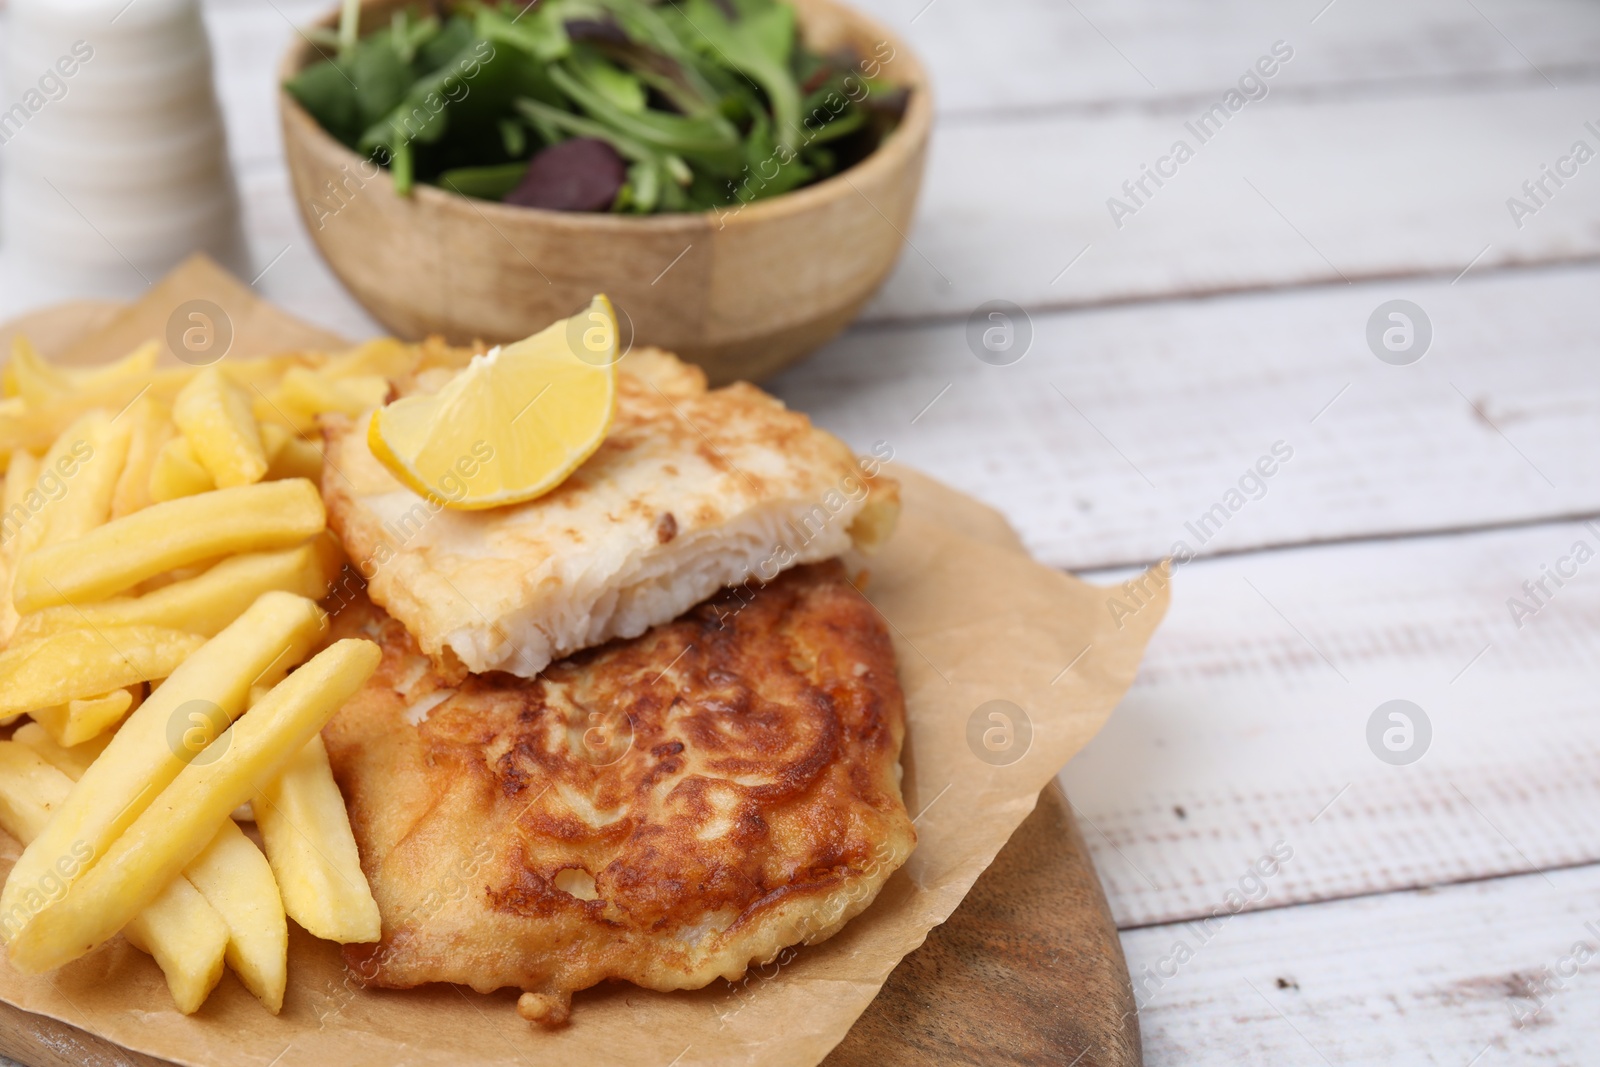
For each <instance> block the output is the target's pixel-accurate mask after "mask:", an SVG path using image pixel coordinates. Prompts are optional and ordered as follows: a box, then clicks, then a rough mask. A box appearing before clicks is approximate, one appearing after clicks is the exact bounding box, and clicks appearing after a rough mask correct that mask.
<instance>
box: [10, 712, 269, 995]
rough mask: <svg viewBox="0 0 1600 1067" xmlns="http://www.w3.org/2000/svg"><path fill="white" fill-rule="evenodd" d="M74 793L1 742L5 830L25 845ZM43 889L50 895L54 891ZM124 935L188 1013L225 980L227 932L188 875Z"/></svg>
mask: <svg viewBox="0 0 1600 1067" xmlns="http://www.w3.org/2000/svg"><path fill="white" fill-rule="evenodd" d="M71 790H72V778H71V777H70V776H69V775H68V774H66V773H64V772H62V771H61V770H60V769H59V768H56V767H53V766H51V765H50V764H49V763H47V762H46V761H45V760H43V759H42V758H40V757H39V756H38V755H37V754H36V753H34V752H32V751H30V750H29V749H28V748H26V747H24V746H22V745H20V744H16V743H15V742H10V741H0V828H3V829H4V830H5V831H6V833H8V834H10V835H11V836H12V837H14V838H16V839H17V840H18V841H19V842H21V843H22V844H23V845H27V844H28V843H29V842H30V841H32V840H33V839H34V838H36V837H37V836H38V835H39V834H41V833H42V832H44V828H45V826H46V825H48V824H49V822H50V819H51V817H52V816H53V814H54V812H55V810H56V809H57V808H59V807H60V806H61V803H62V802H63V801H64V800H65V799H66V797H67V794H68V793H69V792H71ZM247 843H248V842H247ZM252 847H253V846H252ZM52 884H54V883H52ZM43 888H44V890H45V893H44V896H48V895H49V893H50V887H49V886H44V887H43ZM123 932H124V933H125V934H126V935H127V937H128V940H129V941H131V942H133V944H134V945H135V946H136V947H138V948H139V949H140V950H142V951H144V952H147V953H149V954H150V955H152V956H154V957H155V959H156V963H157V964H159V965H160V967H161V970H162V973H163V974H165V975H166V978H167V988H168V989H169V990H170V991H171V993H172V999H173V1000H174V1001H176V1002H177V1006H178V1010H179V1011H181V1012H183V1013H184V1014H185V1015H189V1014H192V1013H193V1012H194V1011H195V1010H196V1009H198V1008H199V1007H200V1005H201V1004H203V1003H204V1002H205V999H206V997H207V996H208V995H209V994H210V992H211V990H212V988H213V987H214V986H215V985H216V984H217V980H218V979H220V978H221V977H222V963H223V959H224V956H225V953H226V947H227V944H228V928H227V927H226V926H225V925H224V924H223V922H222V918H221V917H220V916H219V915H218V914H217V912H216V910H215V909H214V908H212V907H211V905H210V904H208V903H207V902H206V900H205V898H204V897H202V896H201V895H200V894H199V893H198V892H197V891H196V890H195V888H194V886H193V885H192V884H190V883H189V882H188V881H187V880H186V879H184V878H183V877H178V878H174V879H173V880H172V881H171V882H169V883H168V884H167V885H166V886H165V887H164V888H163V889H161V890H160V891H159V892H158V893H157V894H156V896H155V897H154V898H153V899H152V900H151V901H150V903H149V904H148V905H146V906H145V908H144V910H143V911H141V912H139V913H138V914H137V915H135V916H134V917H133V918H132V919H131V920H130V921H129V922H128V925H127V927H125V928H124V931H123Z"/></svg>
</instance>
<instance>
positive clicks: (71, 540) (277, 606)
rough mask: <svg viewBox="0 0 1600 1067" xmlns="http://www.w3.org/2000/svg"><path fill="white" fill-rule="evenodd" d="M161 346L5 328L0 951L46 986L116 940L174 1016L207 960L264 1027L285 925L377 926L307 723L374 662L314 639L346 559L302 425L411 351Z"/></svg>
mask: <svg viewBox="0 0 1600 1067" xmlns="http://www.w3.org/2000/svg"><path fill="white" fill-rule="evenodd" d="M157 351H158V349H157V347H156V346H155V345H154V344H151V345H147V346H144V347H142V348H140V349H139V350H137V351H135V352H133V353H132V354H131V355H129V356H128V357H127V358H125V359H123V360H120V361H118V362H117V363H114V364H110V365H107V366H103V367H97V368H94V369H68V368H62V367H57V366H53V365H51V364H49V363H47V362H46V361H45V360H44V359H42V358H41V357H40V356H39V355H38V353H36V352H35V351H34V350H33V349H32V348H31V347H30V346H29V345H28V344H27V342H26V341H18V342H16V343H15V344H14V346H13V350H12V355H11V360H10V363H9V364H8V365H7V367H6V369H5V371H4V374H3V376H0V386H3V388H4V392H5V394H6V395H5V398H4V399H3V400H0V462H4V464H5V481H4V488H3V492H0V592H3V593H4V594H6V595H0V644H3V649H4V650H3V651H0V725H3V724H12V723H16V722H17V721H18V720H20V719H22V717H23V716H26V717H27V718H28V719H30V720H31V721H29V722H26V723H22V724H21V725H17V726H16V727H15V729H14V731H13V732H12V733H11V737H10V739H9V740H4V741H0V828H3V829H4V830H5V831H6V832H7V833H8V834H10V835H11V836H12V837H14V838H16V839H17V840H18V841H19V842H20V843H22V844H23V846H24V849H23V852H22V855H21V857H20V858H19V859H18V860H17V862H16V864H15V866H14V867H13V868H12V870H11V874H10V877H9V878H8V879H7V880H6V883H5V886H4V889H3V890H0V938H3V939H4V941H5V943H6V948H7V952H8V955H9V958H10V961H11V963H12V965H13V966H14V967H16V968H17V969H18V970H20V971H22V972H24V973H41V972H44V971H47V970H50V969H52V968H55V967H59V966H61V965H63V964H65V963H68V962H70V961H71V960H73V959H76V958H77V957H79V956H82V955H84V954H85V953H87V952H89V951H91V950H93V949H94V948H95V947H96V946H98V945H100V944H101V943H103V942H105V941H106V940H108V939H110V938H112V937H114V936H115V935H116V934H118V933H122V934H124V935H125V936H126V937H127V939H128V941H130V942H131V943H132V944H133V945H134V946H136V947H137V948H139V949H142V950H143V951H145V952H148V953H149V954H150V955H151V956H153V957H154V958H155V960H156V962H157V963H158V964H159V965H160V967H161V970H162V972H163V973H164V975H165V976H166V980H167V985H168V988H169V989H170V991H171V993H172V997H173V1000H174V1001H175V1002H176V1005H177V1007H178V1009H179V1010H180V1011H182V1012H184V1013H190V1012H193V1011H195V1010H197V1009H198V1008H199V1007H200V1005H201V1004H202V1003H204V1001H205V999H206V997H207V996H208V995H209V994H210V992H211V990H212V988H213V987H214V986H215V985H216V984H217V982H218V981H219V980H220V978H221V976H222V972H223V969H224V966H226V967H228V968H231V969H232V970H233V972H234V973H235V974H236V975H237V976H238V977H239V979H240V980H241V981H242V982H243V984H244V985H245V986H246V987H247V988H248V989H249V990H250V991H251V992H252V993H253V994H254V995H255V996H256V997H257V998H258V999H259V1000H260V1001H261V1003H262V1004H263V1005H265V1006H266V1008H267V1009H268V1010H269V1011H271V1012H273V1013H274V1014H276V1013H277V1012H278V1010H279V1009H280V1008H281V1006H282V1004H283V997H284V989H285V984H286V980H287V948H288V927H287V919H288V918H292V919H294V920H295V922H297V923H299V924H300V925H301V926H302V927H304V928H305V929H306V930H308V931H309V932H310V933H312V934H313V935H315V936H317V937H320V938H325V939H328V940H332V941H337V942H369V941H375V940H377V939H378V937H379V916H378V908H377V905H376V904H375V903H374V901H373V899H372V894H371V891H370V889H369V887H368V885H367V882H366V878H365V876H364V875H363V873H362V870H361V865H360V860H359V857H358V855H357V851H356V845H355V841H354V838H353V837H352V835H351V832H350V823H349V819H348V816H347V815H346V812H345V807H344V802H343V799H342V797H341V796H340V793H339V790H338V786H337V785H336V784H335V783H334V780H333V776H332V773H331V771H330V769H329V764H328V756H327V752H326V751H325V749H324V748H323V746H322V740H321V736H320V730H321V728H322V726H323V725H324V723H326V722H327V720H328V719H329V718H330V717H331V716H332V715H333V713H334V712H335V711H337V710H338V708H339V706H340V705H341V704H342V703H343V702H344V701H345V700H347V699H348V698H349V697H350V696H351V695H352V694H353V693H355V691H356V690H357V689H359V688H360V686H361V685H362V683H363V682H365V680H366V679H367V677H368V676H369V675H370V674H371V673H372V671H373V670H374V669H375V668H376V666H377V663H378V660H379V655H380V654H379V651H378V648H377V646H376V645H374V644H372V643H371V642H369V641H361V640H345V641H337V642H333V643H332V644H327V642H326V635H327V629H328V624H327V616H326V613H325V612H324V611H323V610H322V609H321V608H320V607H319V606H318V604H317V601H318V600H319V599H320V598H322V597H323V596H324V595H325V593H326V592H327V589H328V584H329V582H330V580H331V579H332V578H333V577H334V576H335V574H336V573H337V571H338V569H339V568H340V567H341V566H342V565H343V562H344V560H343V556H342V553H341V552H340V550H339V548H338V546H337V544H336V543H335V542H334V541H333V539H332V537H331V535H330V534H328V533H327V532H326V530H325V525H326V517H325V514H324V510H323V506H322V499H321V496H320V494H319V493H318V490H317V486H316V481H317V479H318V477H319V475H320V472H321V468H322V455H321V451H320V448H319V446H318V444H317V442H316V440H315V439H314V438H315V435H314V433H313V432H312V431H313V429H314V424H315V419H316V417H317V416H318V415H319V414H322V413H325V412H344V413H349V414H355V413H358V412H360V411H364V410H367V409H370V408H372V407H373V406H375V405H376V404H379V403H382V401H383V399H384V396H385V394H386V393H387V390H388V384H387V379H388V378H389V377H393V376H397V375H398V374H400V373H403V372H404V371H405V370H406V369H408V368H409V367H410V366H412V365H414V363H415V360H416V358H417V357H416V350H415V349H414V348H412V347H411V346H406V345H401V344H399V343H398V342H393V341H380V342H373V343H371V344H368V345H364V346H361V347H359V348H356V349H354V350H352V351H350V352H346V353H341V354H337V355H320V354H312V353H296V354H292V355H288V356H278V357H271V358H263V359H256V360H235V361H231V362H226V363H222V364H214V365H212V366H209V367H204V368H196V367H158V366H157V360H156V356H157ZM324 645H326V647H323V646H324ZM319 649H320V650H319ZM235 816H237V817H239V818H241V819H247V818H253V819H254V821H255V824H256V828H257V830H258V831H259V837H260V840H261V845H260V847H258V846H257V845H256V843H255V841H254V840H252V838H251V837H250V836H249V835H248V834H247V833H246V832H245V831H244V830H243V829H241V827H240V826H239V825H238V823H237V822H236V821H235Z"/></svg>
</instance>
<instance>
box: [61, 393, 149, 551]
mask: <svg viewBox="0 0 1600 1067" xmlns="http://www.w3.org/2000/svg"><path fill="white" fill-rule="evenodd" d="M74 428H75V429H76V428H82V430H84V431H85V432H84V436H83V437H82V438H80V439H77V440H69V439H70V438H71V437H72V433H73V432H74V431H72V430H69V432H68V433H67V434H66V435H63V439H62V440H61V441H60V442H58V443H57V445H56V446H54V447H52V448H51V453H55V452H57V450H58V449H60V450H62V451H63V452H65V451H66V450H70V451H71V453H72V454H73V455H79V454H80V453H81V452H87V455H84V456H83V457H82V459H81V461H80V462H79V463H78V464H77V471H76V473H74V474H71V475H70V476H69V477H68V479H67V480H65V481H64V482H63V488H62V492H61V496H60V497H59V498H58V499H56V500H52V501H50V503H49V504H48V505H47V507H46V508H45V510H44V511H42V512H41V513H40V517H41V518H43V519H45V520H46V522H45V529H44V532H43V536H41V537H40V538H39V540H38V545H41V546H42V545H53V544H60V543H61V542H64V541H72V540H75V539H77V538H79V537H82V536H83V535H84V534H86V533H88V532H89V531H90V530H92V529H94V528H95V527H96V526H99V525H101V524H102V523H104V522H105V521H106V520H107V519H109V518H110V517H111V494H112V493H113V492H115V491H116V488H117V476H118V475H120V474H121V473H122V465H123V463H124V462H125V461H126V459H127V457H128V439H129V437H130V431H131V430H132V428H133V424H132V421H131V420H129V421H123V420H120V419H118V420H113V419H112V418H111V416H109V415H107V414H105V413H104V412H102V411H91V412H90V413H89V414H88V415H85V416H84V417H83V419H81V420H79V421H78V422H77V423H74ZM80 445H82V446H84V447H83V448H82V449H81V450H80Z"/></svg>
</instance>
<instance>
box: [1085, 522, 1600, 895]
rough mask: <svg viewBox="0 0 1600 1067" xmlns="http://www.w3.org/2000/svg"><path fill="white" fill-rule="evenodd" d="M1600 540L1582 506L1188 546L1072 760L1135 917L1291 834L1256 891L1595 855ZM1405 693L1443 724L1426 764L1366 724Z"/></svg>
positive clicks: (1102, 863)
mask: <svg viewBox="0 0 1600 1067" xmlns="http://www.w3.org/2000/svg"><path fill="white" fill-rule="evenodd" d="M1580 542H1582V543H1583V544H1585V545H1587V546H1588V552H1587V554H1588V555H1590V556H1591V558H1590V559H1589V560H1588V563H1587V565H1586V566H1584V567H1577V564H1576V561H1575V554H1574V551H1573V549H1574V546H1575V545H1577V544H1578V543H1580ZM1583 554H1585V553H1577V555H1583ZM1564 557H1565V558H1567V560H1568V562H1566V563H1562V562H1561V561H1562V559H1563V558H1564ZM1596 559H1600V524H1588V525H1584V524H1577V523H1570V524H1559V525H1549V526H1538V527H1533V528H1528V529H1518V530H1509V531H1501V532H1492V533H1482V534H1474V535H1463V536H1457V537H1439V538H1419V539H1414V540H1402V541H1392V542H1368V543H1362V544H1352V545H1339V546H1328V547H1321V548H1315V549H1300V550H1294V551H1284V552H1273V553H1262V554H1257V555H1250V556H1241V557H1233V558H1228V559H1221V560H1211V561H1201V562H1195V563H1192V564H1189V565H1188V566H1186V567H1181V568H1179V569H1178V571H1177V574H1176V576H1175V578H1174V584H1173V597H1172V608H1171V611H1170V612H1169V614H1168V616H1167V619H1166V621H1165V622H1164V624H1163V626H1162V629H1161V630H1160V631H1159V632H1158V633H1157V635H1156V638H1155V640H1154V641H1153V642H1152V644H1151V647H1150V651H1149V654H1148V655H1147V657H1146V660H1145V664H1144V667H1143V669H1142V672H1141V676H1140V680H1139V682H1138V683H1137V684H1136V685H1135V687H1134V689H1133V691H1132V692H1131V693H1130V694H1129V696H1128V698H1127V699H1126V700H1124V702H1123V703H1122V705H1121V706H1120V707H1119V708H1118V709H1117V712H1116V714H1114V715H1113V716H1112V717H1111V720H1110V722H1109V723H1108V724H1107V726H1106V728H1105V729H1104V730H1103V731H1102V732H1101V733H1100V734H1099V735H1098V736H1097V737H1096V738H1095V740H1094V741H1093V742H1091V744H1090V745H1089V746H1088V748H1086V749H1085V750H1084V751H1083V752H1082V753H1081V754H1079V756H1078V757H1077V758H1076V759H1074V760H1073V762H1072V763H1071V764H1070V765H1069V766H1068V767H1067V770H1066V772H1065V773H1064V775H1063V780H1064V782H1065V784H1066V786H1067V788H1068V792H1069V794H1070V795H1071V796H1072V798H1073V800H1074V802H1075V804H1076V805H1077V810H1078V813H1079V816H1080V819H1081V821H1082V823H1083V825H1084V827H1085V830H1084V832H1085V835H1086V836H1087V838H1088V840H1089V843H1090V848H1091V851H1092V852H1093V853H1094V857H1095V862H1096V864H1097V865H1098V867H1099V870H1100V873H1101V877H1102V879H1103V881H1104V882H1105V885H1106V890H1107V896H1108V898H1109V900H1110V902H1111V909H1112V912H1113V914H1115V915H1116V916H1117V921H1118V923H1119V924H1120V925H1123V926H1130V925H1133V926H1139V925H1146V924H1151V923H1163V922H1170V921H1175V920H1188V919H1196V918H1200V917H1204V916H1207V915H1209V914H1211V912H1212V910H1213V909H1215V908H1216V907H1217V906H1218V905H1219V902H1221V901H1223V900H1224V899H1225V898H1227V896H1228V894H1229V893H1230V891H1237V890H1238V889H1239V888H1240V886H1241V883H1243V882H1249V883H1250V884H1251V885H1252V886H1253V885H1254V883H1255V882H1258V881H1262V880H1263V879H1260V878H1259V877H1253V876H1252V875H1251V874H1250V865H1251V864H1252V863H1254V862H1255V861H1256V860H1258V859H1259V858H1260V857H1262V856H1264V855H1267V854H1269V853H1271V852H1272V851H1273V849H1274V847H1275V846H1282V847H1286V848H1287V849H1288V850H1290V851H1292V853H1293V855H1292V858H1290V859H1288V860H1287V861H1286V862H1281V863H1280V864H1278V865H1277V866H1278V867H1279V868H1280V869H1278V870H1277V871H1275V872H1274V873H1273V875H1272V876H1271V877H1270V878H1267V879H1265V880H1264V881H1265V888H1264V889H1259V890H1257V889H1252V890H1251V892H1249V893H1247V894H1245V895H1246V897H1247V898H1248V899H1247V900H1246V901H1245V902H1244V903H1242V904H1241V905H1240V907H1243V908H1257V907H1275V906H1281V905H1284V904H1291V903H1296V902H1303V901H1313V900H1321V899H1327V898H1331V897H1346V896H1356V895H1362V894H1371V893H1381V892H1386V891H1392V890H1396V889H1405V888H1410V887H1415V886H1427V885H1437V884H1441V883H1450V882H1458V881H1464V880H1469V879H1475V878H1484V877H1490V876H1498V875H1507V874H1513V873H1518V872H1526V871H1528V870H1532V869H1549V868H1558V867H1570V866H1576V865H1582V864H1589V863H1594V862H1596V861H1600V716H1597V715H1596V699H1597V698H1596V696H1595V694H1596V693H1597V692H1600V629H1597V627H1596V626H1595V620H1596V619H1597V618H1600V563H1597V562H1596ZM1575 567H1577V575H1576V577H1575V578H1571V579H1567V580H1565V584H1564V585H1563V586H1562V587H1560V588H1557V587H1556V586H1555V585H1554V583H1553V582H1550V581H1548V580H1547V583H1546V584H1547V588H1548V590H1549V593H1550V594H1551V595H1549V596H1541V597H1540V600H1541V601H1542V602H1543V604H1542V606H1541V607H1539V608H1538V610H1537V611H1536V613H1535V614H1533V615H1532V616H1531V617H1523V618H1521V619H1520V620H1518V619H1513V618H1512V614H1511V611H1510V609H1509V608H1508V606H1507V601H1508V599H1509V598H1511V597H1517V598H1518V599H1519V600H1522V601H1524V602H1528V603H1529V604H1530V606H1532V604H1533V602H1532V601H1531V599H1530V598H1529V597H1528V596H1527V594H1526V593H1525V592H1524V591H1523V588H1522V587H1523V583H1524V582H1525V581H1537V580H1539V579H1540V578H1541V577H1542V576H1543V575H1545V574H1546V573H1549V572H1551V571H1553V570H1555V569H1557V568H1560V569H1562V570H1566V571H1568V572H1570V571H1572V570H1573V569H1574V568H1575ZM1099 577H1100V578H1106V577H1114V576H1106V575H1102V576H1099ZM1519 621H1520V622H1521V623H1522V625H1521V626H1520V627H1519V626H1518V622H1519ZM1396 699H1403V700H1407V701H1411V702H1414V703H1415V704H1416V705H1418V706H1419V707H1420V708H1421V709H1422V713H1423V716H1425V717H1426V719H1427V720H1428V722H1429V723H1430V724H1431V740H1429V741H1427V742H1425V743H1423V744H1422V747H1419V748H1415V749H1414V750H1413V751H1416V752H1419V753H1420V757H1419V758H1418V759H1417V760H1416V761H1415V762H1412V763H1410V764H1408V765H1391V764H1389V763H1386V762H1384V761H1383V760H1381V759H1380V758H1379V756H1378V755H1377V753H1376V750H1375V749H1374V748H1372V747H1370V746H1369V738H1368V729H1369V721H1370V720H1371V719H1372V717H1373V715H1374V713H1375V712H1376V711H1377V710H1378V708H1379V707H1380V705H1383V704H1385V703H1386V702H1388V701H1391V700H1396ZM1412 717H1413V719H1416V718H1417V716H1415V715H1413V716H1412ZM1384 720H1385V727H1387V726H1389V725H1398V724H1394V723H1389V722H1388V720H1387V714H1385V716H1384ZM1415 736H1417V737H1419V738H1420V736H1421V734H1420V732H1419V733H1418V734H1417V735H1415ZM1395 740H1396V741H1400V740H1403V739H1402V738H1399V737H1396V738H1395Z"/></svg>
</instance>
